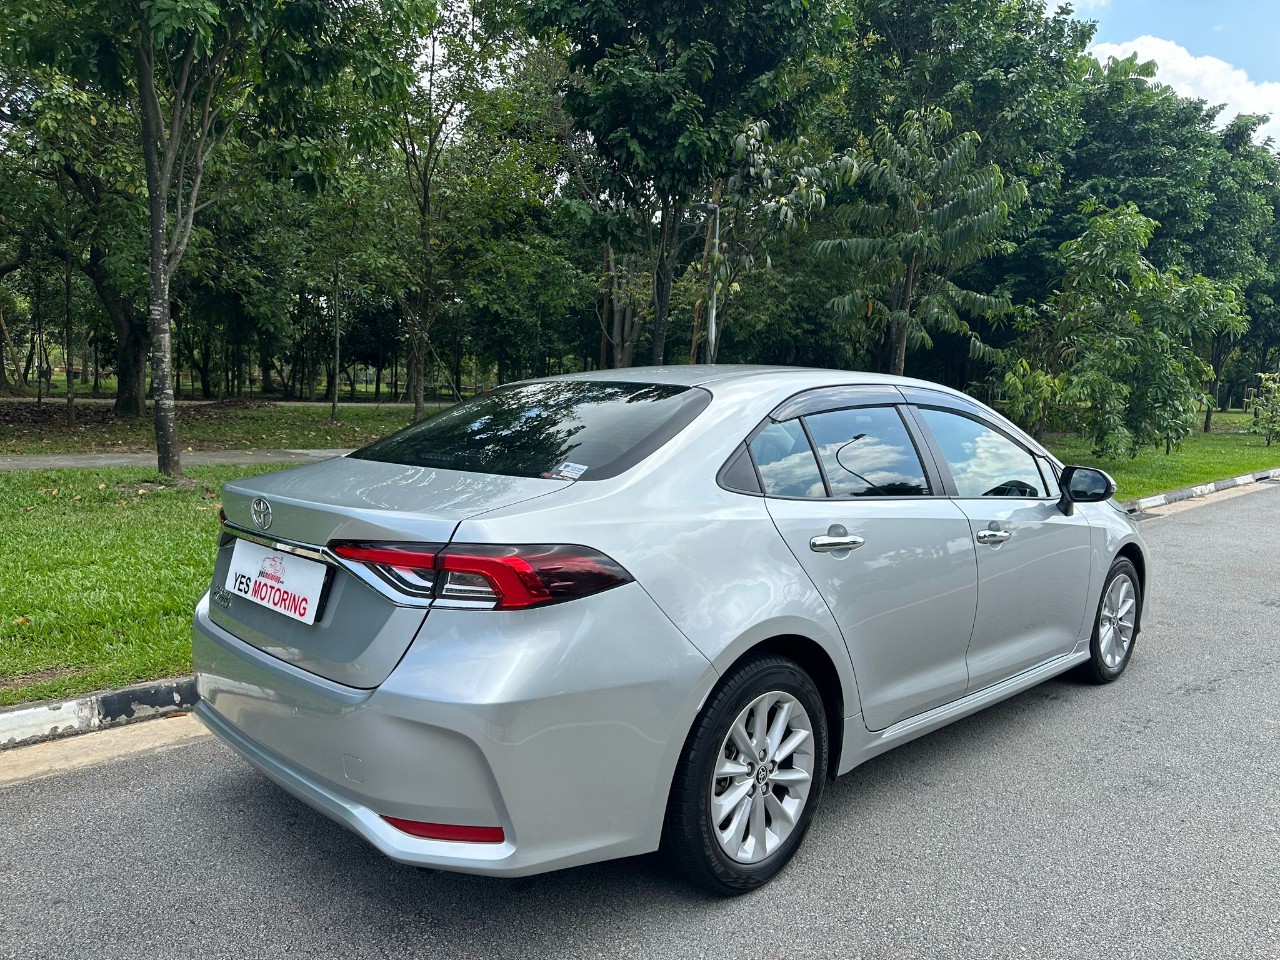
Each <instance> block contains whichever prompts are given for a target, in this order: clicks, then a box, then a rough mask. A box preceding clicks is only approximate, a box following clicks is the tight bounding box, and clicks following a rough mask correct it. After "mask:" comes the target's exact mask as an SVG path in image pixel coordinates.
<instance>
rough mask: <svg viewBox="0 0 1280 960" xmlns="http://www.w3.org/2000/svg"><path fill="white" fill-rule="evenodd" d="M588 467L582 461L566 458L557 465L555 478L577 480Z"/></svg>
mask: <svg viewBox="0 0 1280 960" xmlns="http://www.w3.org/2000/svg"><path fill="white" fill-rule="evenodd" d="M587 469H588V468H587V467H586V466H585V465H584V464H581V463H570V462H569V461H568V460H566V461H565V462H564V463H562V464H560V466H558V467H556V472H555V478H556V479H557V480H577V479H578V478H579V477H580V476H582V475H583V474H584V473H586V472H587Z"/></svg>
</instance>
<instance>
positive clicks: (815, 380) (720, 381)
mask: <svg viewBox="0 0 1280 960" xmlns="http://www.w3.org/2000/svg"><path fill="white" fill-rule="evenodd" d="M544 379H547V380H589V381H595V382H597V383H599V382H602V381H603V382H607V383H663V384H671V385H673V386H682V387H702V388H704V389H707V390H709V391H710V392H711V393H713V394H714V393H717V392H718V391H717V387H719V388H721V389H722V390H724V391H725V392H728V393H731V394H738V393H743V394H745V393H753V394H756V395H757V396H765V397H770V398H772V399H771V402H781V401H782V400H784V399H786V398H787V397H788V396H790V395H792V394H796V393H801V392H804V391H808V390H817V389H822V388H824V387H828V386H833V387H834V386H861V385H869V386H889V387H913V388H915V389H917V390H927V391H932V392H934V393H937V394H944V395H947V396H951V397H956V398H957V399H959V400H960V401H962V403H963V404H964V405H966V406H968V407H970V408H972V407H973V406H975V405H976V406H977V407H979V408H981V409H982V410H983V411H985V413H986V414H987V415H988V416H990V417H993V418H994V419H995V420H996V421H998V422H999V423H1000V424H1002V425H1003V426H1004V427H1005V428H1006V429H1008V430H1010V431H1011V432H1013V433H1015V434H1016V435H1017V436H1019V437H1020V438H1021V439H1022V441H1023V443H1024V444H1025V445H1026V446H1028V447H1029V448H1031V449H1032V450H1034V451H1036V452H1037V453H1040V454H1042V455H1044V456H1048V457H1049V458H1050V459H1052V460H1054V461H1057V457H1055V456H1054V455H1053V453H1051V452H1050V451H1049V450H1048V449H1047V448H1046V447H1045V446H1044V445H1043V444H1041V443H1039V442H1038V441H1036V440H1035V439H1034V438H1033V437H1031V436H1030V435H1028V434H1027V433H1026V432H1025V431H1023V430H1022V429H1021V428H1020V427H1018V425H1017V424H1015V423H1013V422H1012V421H1011V420H1009V419H1008V418H1007V417H1005V416H1004V415H1002V414H1001V413H1000V412H999V411H997V410H992V409H991V408H990V407H988V406H987V405H986V404H983V403H981V402H979V401H977V400H975V399H974V398H973V397H970V396H969V395H968V394H966V393H964V392H963V391H960V390H956V389H954V388H952V387H947V386H943V385H942V384H940V383H934V382H933V381H931V380H917V379H915V378H913V377H897V376H893V375H891V374H886V373H871V372H868V371H865V370H835V369H829V368H823V367H785V366H768V365H755V364H727V363H726V364H673V365H670V366H662V367H624V368H622V369H618V370H588V371H585V372H583V373H569V374H561V375H559V376H556V377H547V378H544ZM526 382H530V381H526ZM1057 462H1060V461H1057Z"/></svg>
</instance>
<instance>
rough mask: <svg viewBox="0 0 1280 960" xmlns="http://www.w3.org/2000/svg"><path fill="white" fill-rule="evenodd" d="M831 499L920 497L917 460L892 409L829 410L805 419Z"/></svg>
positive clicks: (922, 482)
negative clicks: (824, 473)
mask: <svg viewBox="0 0 1280 960" xmlns="http://www.w3.org/2000/svg"><path fill="white" fill-rule="evenodd" d="M805 425H806V426H807V427H808V428H809V433H810V434H811V435H812V436H813V443H814V446H816V447H817V448H818V457H819V458H820V459H821V460H822V468H823V469H824V470H825V471H826V473H827V482H828V483H829V484H830V485H831V495H832V496H833V497H923V496H928V494H929V481H928V480H926V479H925V475H924V466H923V465H922V464H921V463H920V455H919V454H918V453H916V446H915V444H914V443H913V442H912V440H911V435H910V434H909V433H907V428H906V426H905V425H904V424H903V422H902V417H901V416H900V415H899V414H898V411H897V410H895V409H894V408H893V407H864V408H860V409H852V410H834V411H832V412H831V413H820V414H817V415H816V416H812V417H806V418H805Z"/></svg>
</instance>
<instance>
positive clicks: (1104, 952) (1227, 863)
mask: <svg viewBox="0 0 1280 960" xmlns="http://www.w3.org/2000/svg"><path fill="white" fill-rule="evenodd" d="M1144 533H1145V535H1146V536H1147V538H1148V540H1149V542H1150V544H1151V546H1152V548H1153V551H1154V560H1155V572H1156V578H1157V579H1156V580H1155V588H1154V592H1153V598H1152V605H1151V607H1150V614H1149V619H1148V623H1147V630H1146V632H1145V633H1144V634H1143V635H1142V637H1141V638H1140V640H1139V645H1138V647H1137V650H1136V652H1135V659H1134V661H1133V664H1132V665H1131V667H1130V669H1129V672H1128V674H1127V675H1126V676H1125V677H1124V678H1123V679H1122V680H1121V681H1120V682H1119V683H1117V684H1113V685H1111V686H1110V687H1104V688H1095V687H1090V686H1084V685H1080V684H1078V683H1075V682H1073V681H1071V680H1057V681H1052V682H1050V683H1047V684H1044V685H1043V686H1041V687H1039V688H1037V689H1035V690H1032V691H1030V692H1028V693H1026V694H1023V695H1022V696H1019V697H1017V698H1015V699H1013V700H1010V701H1006V702H1005V703H1003V704H1001V705H998V706H996V707H993V708H991V709H989V710H987V711H986V712H984V713H982V714H980V715H978V716H976V717H973V718H970V719H968V720H965V721H962V722H960V723H957V724H954V725H953V726H951V727H949V728H947V729H945V730H943V731H940V732H938V733H935V734H932V735H931V736H929V737H927V738H925V739H923V740H919V741H916V742H915V743H913V744H910V745H908V746H905V747H902V748H900V749H898V750H897V751H894V752H893V753H890V754H887V755H885V756H883V757H881V758H879V759H877V760H875V761H873V762H871V763H869V764H867V765H866V766H864V767H862V768H860V769H859V770H857V771H855V772H854V773H853V774H851V775H849V776H847V777H844V778H842V779H841V780H840V781H838V782H837V783H836V784H835V785H834V786H833V787H832V788H831V789H829V791H828V792H827V796H826V798H825V800H824V805H823V809H822V810H821V812H820V815H819V817H818V819H817V821H816V823H815V826H814V829H813V830H812V831H811V833H810V835H809V838H808V841H807V843H806V844H805V847H804V849H803V850H802V851H801V853H800V855H799V856H798V858H797V859H796V860H795V861H794V862H793V864H792V865H791V867H790V868H789V869H788V870H787V871H785V872H784V873H783V874H782V875H781V876H780V877H779V878H778V879H777V880H776V881H775V882H774V883H773V884H772V885H771V886H769V887H767V888H765V889H764V890H763V891H760V892H758V893H756V894H753V895H751V896H748V897H745V898H741V899H738V900H732V901H720V900H710V899H707V898H705V897H703V896H701V895H699V894H695V893H691V892H690V891H688V890H687V889H685V888H684V887H682V886H681V885H679V884H678V883H676V882H674V881H672V880H670V879H669V878H668V877H667V875H666V874H665V873H664V872H663V871H662V869H661V867H660V865H659V864H658V863H657V862H656V861H655V859H654V858H639V859H635V860H629V861H622V862H616V863H608V864H600V865H596V866H592V867H586V868H580V869H576V870H571V871H566V872H562V873H558V874H550V875H546V876H542V877H534V878H530V879H526V880H517V881H498V880H487V879H482V878H476V877H463V876H455V875H449V874H442V873H432V872H428V871H420V870H415V869H412V868H409V867H403V866H399V865H397V864H394V863H392V862H391V861H389V860H385V859H383V858H382V857H381V856H379V855H378V854H377V853H375V852H374V851H373V850H372V849H371V848H369V847H367V846H366V845H365V844H364V843H363V842H362V841H360V840H359V839H357V838H356V837H355V836H353V835H351V834H349V833H347V832H346V831H344V830H343V829H341V828H340V827H338V826H336V825H334V824H332V823H330V822H329V821H327V820H325V819H323V818H322V817H320V816H319V815H318V814H315V813H313V812H312V811H311V810H310V809H309V808H307V807H305V806H303V805H302V804H301V803H299V802H297V801H295V800H293V799H291V798H290V797H289V796H287V795H286V794H284V793H282V792H281V791H280V790H278V789H277V788H276V787H274V786H273V785H271V784H270V783H268V782H267V781H266V780H264V779H262V778H261V777H259V776H258V775H257V774H255V773H254V772H253V771H252V770H251V769H250V768H249V767H248V766H247V765H246V764H244V763H243V762H241V761H240V760H238V759H236V758H235V757H234V756H232V755H231V754H230V753H229V752H228V751H227V750H225V749H224V748H223V747H221V746H220V745H218V744H216V743H214V742H212V741H202V742H200V743H198V744H197V745H195V746H191V747H186V748H183V749H181V750H175V751H173V752H170V753H165V754H159V755H152V756H141V757H134V758H131V759H128V760H124V761H121V762H118V763H115V764H112V765H110V766H103V767H97V768H93V769H88V770H83V771H79V772H76V773H71V774H66V775H62V776H59V777H54V778H51V779H47V780H42V781H35V782H30V783H26V784H20V785H16V786H11V787H7V788H3V789H0V956H2V957H21V958H24V960H25V958H38V957H51V958H52V957H58V958H62V957H72V956H76V957H122V958H138V957H148V958H150V957H160V958H167V957H197V956H199V957H237V958H242V957H294V956H299V957H312V956H314V957H353V958H354V957H413V956H418V957H424V958H427V957H429V958H455V957H476V958H482V957H483V958H496V957H638V958H664V957H680V958H687V957H715V958H718V960H729V958H736V957H753V958H754V957H770V958H776V957H806V958H807V957H815V958H816V957H839V958H852V957H928V958H938V957H952V956H956V957H961V956H962V957H1000V958H1007V957H1031V958H1040V960H1043V958H1051V957H1071V958H1082V957H1099V958H1106V960H1116V958H1122V957H1141V958H1160V957H1179V958H1182V957H1212V958H1214V960H1221V958H1227V957H1265V958H1276V957H1280V577H1278V576H1277V572H1276V561H1275V556H1276V554H1275V541H1276V539H1277V537H1280V488H1271V489H1266V490H1262V491H1259V492H1257V493H1251V494H1249V495H1247V496H1240V497H1237V498H1235V499H1231V500H1227V501H1223V502H1220V503H1215V504H1211V505H1207V506H1203V507H1198V508H1196V509H1192V510H1187V511H1185V512H1182V513H1178V514H1176V515H1174V516H1169V517H1164V518H1161V519H1157V520H1153V521H1150V522H1148V523H1146V524H1144Z"/></svg>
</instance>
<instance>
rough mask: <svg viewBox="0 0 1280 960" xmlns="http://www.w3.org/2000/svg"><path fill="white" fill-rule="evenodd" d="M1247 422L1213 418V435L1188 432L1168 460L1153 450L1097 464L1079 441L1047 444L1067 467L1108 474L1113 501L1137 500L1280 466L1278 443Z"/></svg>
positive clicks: (1056, 439)
mask: <svg viewBox="0 0 1280 960" xmlns="http://www.w3.org/2000/svg"><path fill="white" fill-rule="evenodd" d="M1251 419H1252V418H1251V416H1250V415H1249V414H1246V413H1219V414H1215V415H1214V418H1213V432H1212V433H1208V434H1205V433H1200V432H1196V433H1193V434H1191V435H1190V436H1189V437H1187V438H1186V439H1185V440H1184V441H1183V442H1182V444H1181V446H1180V447H1179V448H1178V449H1176V450H1174V451H1173V453H1171V454H1169V455H1167V456H1166V455H1165V453H1164V451H1163V450H1162V449H1154V448H1153V449H1150V450H1147V451H1145V452H1143V453H1142V454H1141V455H1139V456H1137V457H1135V458H1132V459H1130V458H1127V457H1126V458H1123V459H1119V460H1111V459H1101V460H1100V459H1097V458H1095V457H1094V456H1093V455H1092V453H1090V446H1091V445H1090V443H1089V441H1088V440H1086V439H1084V438H1082V437H1074V436H1065V435H1056V436H1050V437H1048V438H1046V441H1045V443H1046V445H1047V446H1048V447H1049V449H1050V450H1052V451H1053V452H1054V453H1055V454H1057V455H1058V456H1059V457H1061V458H1062V459H1063V460H1064V461H1066V462H1067V463H1075V464H1080V465H1083V466H1091V467H1099V468H1101V469H1103V470H1106V471H1107V472H1108V473H1109V474H1111V476H1113V477H1114V478H1115V481H1116V486H1117V488H1118V489H1117V492H1116V496H1117V498H1119V499H1120V500H1136V499H1138V498H1140V497H1149V496H1151V495H1153V494H1156V493H1163V492H1165V491H1167V490H1177V489H1178V488H1180V487H1190V486H1195V485H1197V484H1201V483H1210V482H1212V481H1214V480H1224V479H1226V478H1227V477H1238V476H1242V475H1243V474H1246V473H1257V472H1258V471H1260V470H1271V469H1274V468H1276V467H1280V444H1275V445H1272V446H1270V447H1268V446H1267V445H1266V440H1265V438H1264V437H1262V436H1259V435H1257V434H1252V433H1249V432H1248V425H1249V423H1250V421H1251Z"/></svg>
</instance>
